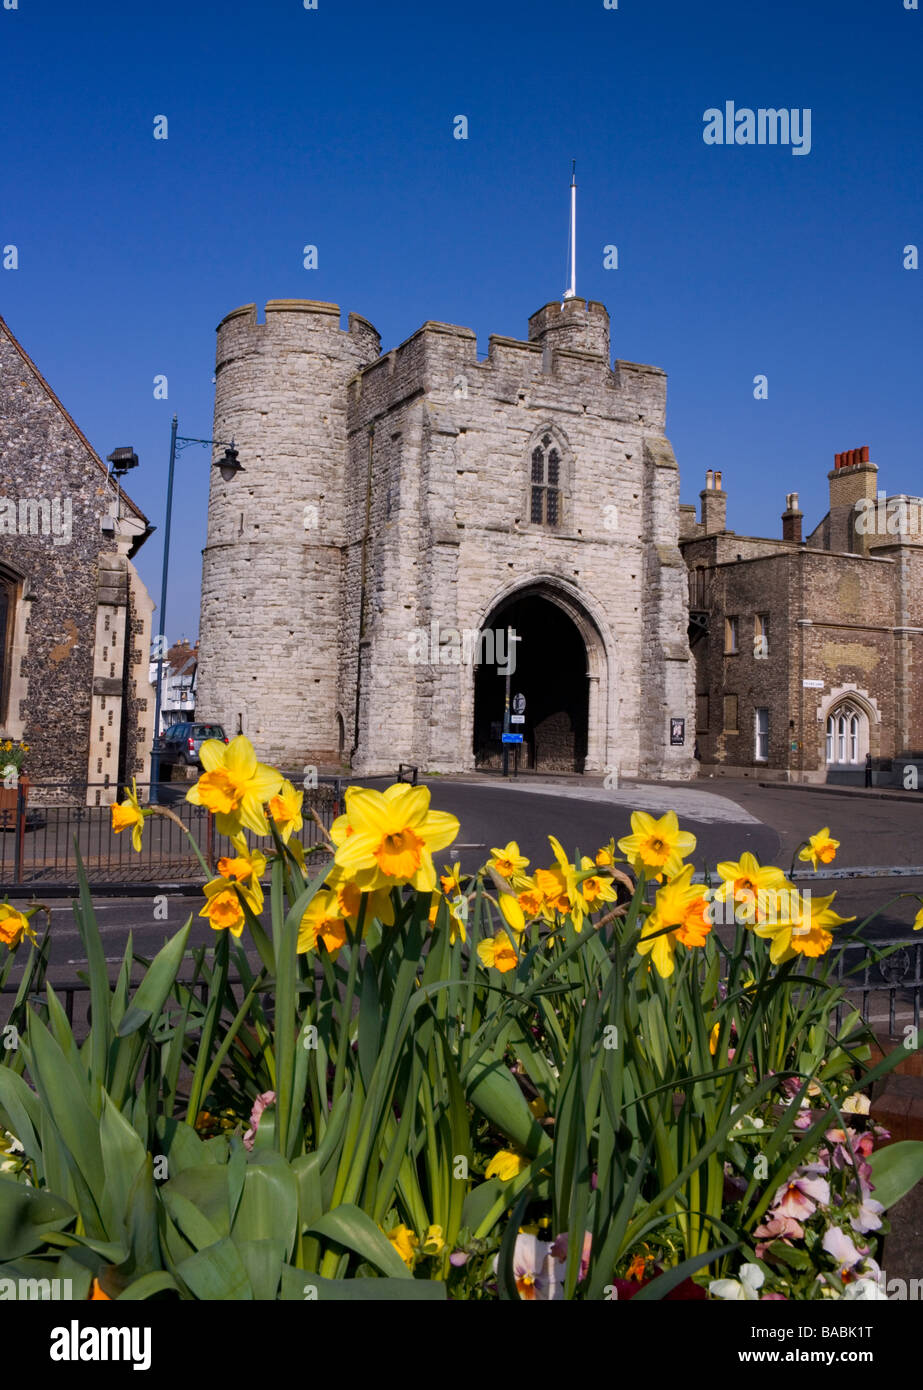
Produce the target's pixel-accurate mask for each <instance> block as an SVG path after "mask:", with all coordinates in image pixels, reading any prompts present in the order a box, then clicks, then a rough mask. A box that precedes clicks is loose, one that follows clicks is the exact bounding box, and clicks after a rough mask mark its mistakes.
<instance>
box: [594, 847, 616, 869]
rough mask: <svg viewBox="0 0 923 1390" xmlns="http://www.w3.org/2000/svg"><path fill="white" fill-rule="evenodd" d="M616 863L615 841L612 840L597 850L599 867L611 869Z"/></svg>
mask: <svg viewBox="0 0 923 1390" xmlns="http://www.w3.org/2000/svg"><path fill="white" fill-rule="evenodd" d="M614 863H615V841H614V840H610V841H609V843H608V844H607V845H603V846H602V848H601V849H598V850H597V851H596V867H597V869H611V868H612V865H613V864H614Z"/></svg>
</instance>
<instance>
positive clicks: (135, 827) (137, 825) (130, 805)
mask: <svg viewBox="0 0 923 1390" xmlns="http://www.w3.org/2000/svg"><path fill="white" fill-rule="evenodd" d="M110 810H111V812H112V829H113V832H114V833H115V834H116V835H121V833H122V831H123V830H128V829H129V827H130V828H131V843H132V848H133V849H135V850H136V851H137V853H138V854H140V853H141V831H142V830H143V829H144V818H145V816H149V815H150V814H151V812H150V811H143V810H142V809H141V804H140V802H139V801H138V787H137V783H136V782H135V779H134V778H132V781H131V791H129V790H128V788H127V787H126V788H125V800H124V801H121V802H114V803H113V805H112V806H111V807H110Z"/></svg>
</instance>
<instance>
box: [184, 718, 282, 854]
mask: <svg viewBox="0 0 923 1390" xmlns="http://www.w3.org/2000/svg"><path fill="white" fill-rule="evenodd" d="M199 758H200V759H201V762H202V766H203V767H204V768H205V771H204V772H203V773H202V776H201V777H200V778H199V780H198V782H196V784H195V786H194V787H190V788H189V791H188V792H187V793H186V800H187V801H191V802H192V804H193V805H194V806H205V807H207V809H208V810H209V811H211V812H212V813H213V814H214V817H215V824H216V825H217V827H218V833H219V835H230V836H233V835H239V834H240V831H241V830H242V829H243V828H246V829H247V830H252V831H253V832H254V834H256V835H268V834H269V822H268V821H267V819H266V812H265V811H264V810H263V807H264V806H265V804H266V802H268V801H271V800H272V798H273V797H274V796H277V795H278V794H279V792H280V791H281V788H282V774H281V772H277V771H276V769H275V768H274V767H269V766H268V764H266V763H261V762H258V761H257V757H256V753H255V751H254V748H253V744H252V743H251V742H250V740H249V739H248V738H245V737H244V735H243V734H238V736H237V737H236V738H232V739H231V742H230V743H228V744H225V743H220V742H219V741H218V739H215V738H210V739H206V741H205V742H204V743H203V744H202V746H201V748H200V749H199Z"/></svg>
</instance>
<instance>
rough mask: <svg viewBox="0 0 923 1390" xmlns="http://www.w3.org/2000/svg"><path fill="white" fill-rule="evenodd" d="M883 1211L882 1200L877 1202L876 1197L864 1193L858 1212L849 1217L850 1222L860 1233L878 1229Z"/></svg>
mask: <svg viewBox="0 0 923 1390" xmlns="http://www.w3.org/2000/svg"><path fill="white" fill-rule="evenodd" d="M883 1211H884V1207H883V1206H882V1204H881V1202H876V1201H875V1198H874V1197H866V1196H865V1195H863V1198H862V1201H861V1203H860V1204H859V1211H858V1214H857V1215H856V1216H851V1217H850V1218H849V1224H850V1226H852V1228H853V1230H854V1231H858V1232H859V1234H860V1235H865V1233H866V1232H867V1231H877V1230H878V1229H879V1227H880V1226H881V1216H882V1212H883Z"/></svg>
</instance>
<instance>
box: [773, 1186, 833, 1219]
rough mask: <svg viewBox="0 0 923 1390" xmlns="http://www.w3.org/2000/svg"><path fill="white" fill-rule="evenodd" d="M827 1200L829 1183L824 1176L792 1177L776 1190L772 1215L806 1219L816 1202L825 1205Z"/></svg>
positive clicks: (828, 1199)
mask: <svg viewBox="0 0 923 1390" xmlns="http://www.w3.org/2000/svg"><path fill="white" fill-rule="evenodd" d="M829 1202H830V1184H829V1183H828V1182H827V1180H826V1178H821V1177H810V1176H805V1177H800V1178H793V1179H792V1180H791V1182H789V1183H787V1184H783V1185H782V1187H780V1188H779V1189H778V1191H777V1192H776V1195H775V1197H774V1198H773V1203H772V1215H773V1216H793V1217H794V1218H795V1220H796V1221H806V1220H807V1219H808V1217H809V1216H812V1215H813V1213H814V1211H815V1208H816V1206H817V1204H818V1203H819V1204H820V1205H821V1206H827V1205H828V1204H829Z"/></svg>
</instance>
